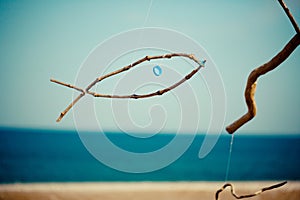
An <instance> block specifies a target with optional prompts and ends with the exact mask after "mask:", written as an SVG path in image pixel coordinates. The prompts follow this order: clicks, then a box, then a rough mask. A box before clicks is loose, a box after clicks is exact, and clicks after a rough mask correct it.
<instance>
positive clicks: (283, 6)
mask: <svg viewBox="0 0 300 200" xmlns="http://www.w3.org/2000/svg"><path fill="white" fill-rule="evenodd" d="M278 1H279V3H280V5H281V7H282V8H283V10H284V12H285V14H286V15H287V16H288V18H289V19H290V21H291V23H292V25H293V27H294V29H295V31H296V33H298V34H299V33H300V29H299V27H298V24H297V22H296V20H295V19H294V17H293V15H292V13H291V12H290V10H289V8H288V7H287V6H286V4H285V3H284V1H283V0H278Z"/></svg>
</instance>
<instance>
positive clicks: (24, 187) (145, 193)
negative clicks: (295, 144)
mask: <svg viewBox="0 0 300 200" xmlns="http://www.w3.org/2000/svg"><path fill="white" fill-rule="evenodd" d="M232 183H233V184H234V185H235V190H236V193H237V194H239V195H240V194H246V193H254V192H256V191H258V190H260V189H261V188H263V187H266V186H270V185H272V184H275V183H277V182H232ZM223 184H224V183H223V182H132V183H127V182H126V183H125V182H121V183H39V184H36V183H35V184H2V185H0V199H30V200H31V199H33V200H35V199H43V200H48V199H49V200H50V199H51V200H62V199H74V200H76V199H78V200H79V199H80V200H93V199H97V200H99V199H107V200H117V199H122V200H135V199H136V200H137V199H139V200H140V199H142V200H153V199H154V200H155V199H157V200H158V199H164V200H171V199H172V200H174V199H179V200H187V199H189V200H192V199H197V200H202V199H203V200H214V199H215V192H216V191H217V190H218V189H219V188H220V187H221V186H222V185H223ZM220 197H221V198H220V199H224V200H225V199H228V200H231V199H235V198H233V197H231V195H230V191H229V189H226V191H224V192H222V193H221V195H220ZM251 199H252V200H258V199H259V200H266V199H280V200H285V199H286V200H287V199H288V200H299V199H300V182H293V181H289V182H288V183H287V184H286V185H284V186H282V187H281V188H277V189H274V190H271V191H266V192H264V193H262V194H261V195H259V196H256V197H252V198H251Z"/></svg>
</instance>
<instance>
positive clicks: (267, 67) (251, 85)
mask: <svg viewBox="0 0 300 200" xmlns="http://www.w3.org/2000/svg"><path fill="white" fill-rule="evenodd" d="M279 3H280V5H281V6H282V7H283V9H284V11H285V12H286V14H287V15H288V17H289V19H290V20H291V22H292V24H293V26H294V28H295V30H296V31H297V34H296V35H295V36H294V37H293V38H292V39H291V40H290V41H289V42H288V43H287V44H286V45H285V46H284V48H283V49H282V50H281V51H280V52H279V53H278V54H277V55H276V56H274V57H273V58H272V59H271V60H270V61H269V62H267V63H265V64H263V65H261V66H260V67H258V68H256V69H254V70H253V71H252V72H251V73H250V75H249V76H248V80H247V85H246V89H245V101H246V104H247V107H248V112H247V113H246V114H244V115H243V116H242V117H240V118H239V119H238V120H236V121H235V122H233V123H232V124H230V125H229V126H227V127H226V130H227V132H228V133H230V134H232V133H234V132H235V131H236V130H237V129H239V128H240V127H241V126H243V125H244V124H245V123H247V122H248V121H250V120H251V119H253V117H255V115H256V103H255V98H254V95H255V90H256V81H257V79H258V78H259V77H260V76H261V75H264V74H266V73H268V72H269V71H272V70H273V69H275V68H276V67H278V66H279V65H280V64H281V63H282V62H283V61H285V60H286V59H287V58H288V57H289V56H290V55H291V53H292V52H293V51H294V50H295V49H296V48H297V47H298V46H299V44H300V33H299V27H298V26H297V23H296V21H295V20H294V18H293V16H292V14H291V13H290V12H289V10H288V8H287V7H286V5H285V4H284V2H283V1H282V0H279Z"/></svg>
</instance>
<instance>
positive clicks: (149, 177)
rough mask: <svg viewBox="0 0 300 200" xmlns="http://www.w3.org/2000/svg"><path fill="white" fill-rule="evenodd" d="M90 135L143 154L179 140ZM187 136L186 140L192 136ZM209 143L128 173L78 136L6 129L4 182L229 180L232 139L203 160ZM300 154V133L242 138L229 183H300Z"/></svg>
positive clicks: (1, 154)
mask: <svg viewBox="0 0 300 200" xmlns="http://www.w3.org/2000/svg"><path fill="white" fill-rule="evenodd" d="M89 134H91V135H93V134H106V135H107V137H108V138H110V140H111V141H114V143H117V145H119V146H120V147H122V148H124V149H125V148H127V150H129V151H135V152H137V153H141V152H149V151H153V150H155V149H159V148H161V147H163V146H164V145H166V144H168V143H169V142H170V141H171V140H172V139H173V138H174V135H173V134H158V135H156V136H155V137H153V138H152V139H151V140H148V141H147V142H142V140H141V139H139V138H134V137H128V136H127V135H125V134H122V133H89ZM181 137H182V140H185V137H188V136H185V135H182V136H181ZM203 138H204V135H201V134H199V135H197V136H196V137H195V139H194V140H193V143H192V144H191V146H190V147H189V148H188V150H187V151H185V153H184V154H183V155H182V156H181V157H180V158H179V159H178V160H176V161H175V162H173V163H172V164H170V165H168V166H166V167H165V168H162V169H160V170H157V171H154V172H148V173H126V172H121V171H118V170H115V169H112V168H110V167H108V166H106V165H104V164H102V163H101V162H99V161H98V160H97V159H95V158H94V157H93V156H92V155H91V154H90V153H89V152H88V151H87V150H86V148H85V147H84V145H83V143H82V142H81V140H80V138H79V136H78V134H77V132H76V131H53V130H33V129H12V128H0V183H14V182H83V181H224V179H225V176H226V166H227V160H228V152H229V144H230V139H231V136H230V135H228V134H226V133H224V134H222V135H221V137H220V139H219V140H218V142H217V144H216V145H215V147H214V148H213V150H212V151H211V152H210V153H209V154H208V155H207V156H206V157H205V158H203V159H199V157H198V152H199V148H200V146H201V144H202V141H203ZM299 155H300V134H294V135H287V134H280V135H278V134H276V135H250V134H247V135H245V134H236V135H235V138H234V143H233V147H232V157H231V163H230V168H229V174H228V180H241V181H248V180H300V170H299V169H300V159H299ZM154 161H155V159H154ZM149 162H150V161H149ZM152 162H153V161H152ZM124 164H130V162H127V163H124ZM142 164H144V165H149V164H151V163H147V162H144V163H142Z"/></svg>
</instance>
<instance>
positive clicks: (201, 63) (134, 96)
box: [50, 53, 206, 122]
mask: <svg viewBox="0 0 300 200" xmlns="http://www.w3.org/2000/svg"><path fill="white" fill-rule="evenodd" d="M172 57H185V58H189V59H190V60H192V61H194V62H195V63H196V64H197V65H198V67H197V68H195V69H194V70H192V71H191V72H190V73H189V74H187V75H186V76H185V77H184V78H182V79H181V80H179V81H178V82H176V83H174V84H173V85H171V86H169V87H167V88H164V89H162V90H158V91H156V92H152V93H148V94H131V95H109V94H99V93H96V92H93V91H90V89H91V88H92V87H93V86H95V85H96V84H97V83H99V82H100V81H102V80H104V79H106V78H109V77H111V76H114V75H117V74H119V73H122V72H124V71H127V70H129V69H131V68H133V67H135V66H137V65H139V64H141V63H143V62H145V61H150V60H155V59H170V58H172ZM205 62H206V60H203V61H199V60H198V59H196V58H195V56H194V55H192V54H186V53H170V54H165V55H159V56H146V57H144V58H142V59H139V60H137V61H136V62H134V63H132V64H130V65H127V66H125V67H123V68H121V69H118V70H116V71H113V72H111V73H108V74H106V75H104V76H100V77H98V78H96V79H95V80H94V81H93V82H92V83H90V85H88V86H87V87H86V88H85V89H81V88H79V87H76V86H74V85H71V84H67V83H64V82H61V81H58V80H55V79H50V81H51V82H53V83H57V84H59V85H63V86H65V87H68V88H72V89H74V90H77V91H79V92H80V94H79V95H78V96H77V97H76V98H75V99H74V100H73V101H72V102H71V103H70V104H69V105H68V107H67V108H66V109H65V110H64V111H63V112H61V113H60V116H59V117H58V118H57V120H56V122H60V121H61V120H62V118H63V117H64V116H65V115H66V114H67V113H68V111H69V110H70V109H71V108H72V107H73V106H74V105H75V104H76V103H77V102H78V101H79V99H81V98H82V97H83V96H84V95H85V94H89V95H92V96H94V97H103V98H120V99H121V98H123V99H128V98H131V99H140V98H149V97H153V96H157V95H162V94H164V93H166V92H169V91H170V90H173V89H174V88H176V87H178V86H179V85H181V84H182V83H184V82H185V81H187V80H189V79H190V78H191V77H192V76H194V75H195V74H196V73H197V72H198V71H199V70H200V69H201V68H202V67H204V64H205Z"/></svg>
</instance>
